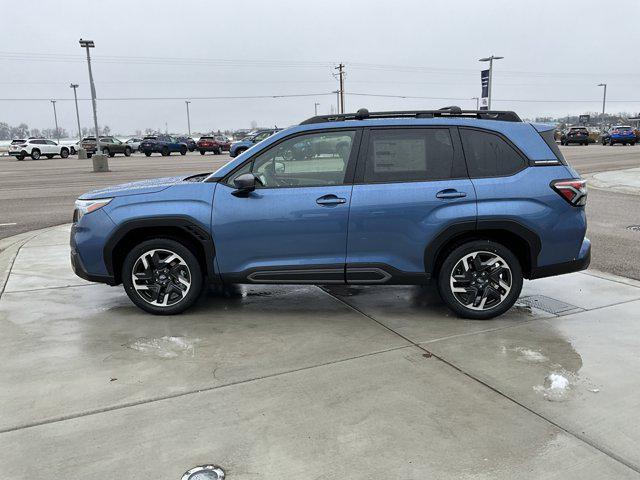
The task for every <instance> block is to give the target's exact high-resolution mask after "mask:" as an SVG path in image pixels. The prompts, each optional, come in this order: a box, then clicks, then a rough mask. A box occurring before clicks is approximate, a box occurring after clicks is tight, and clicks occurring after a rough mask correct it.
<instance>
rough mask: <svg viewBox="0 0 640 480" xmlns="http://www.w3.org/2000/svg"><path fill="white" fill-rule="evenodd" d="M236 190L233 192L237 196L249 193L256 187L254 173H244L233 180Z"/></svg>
mask: <svg viewBox="0 0 640 480" xmlns="http://www.w3.org/2000/svg"><path fill="white" fill-rule="evenodd" d="M233 184H234V185H235V186H236V190H235V191H234V192H232V193H233V195H235V196H236V197H242V196H245V195H248V194H249V193H251V192H253V191H254V190H255V189H256V176H255V175H254V174H253V173H243V174H242V175H239V176H238V177H236V178H235V179H234V180H233Z"/></svg>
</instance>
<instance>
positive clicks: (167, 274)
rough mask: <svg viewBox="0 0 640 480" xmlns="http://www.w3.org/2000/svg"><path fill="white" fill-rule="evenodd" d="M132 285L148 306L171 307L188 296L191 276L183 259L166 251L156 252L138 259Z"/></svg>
mask: <svg viewBox="0 0 640 480" xmlns="http://www.w3.org/2000/svg"><path fill="white" fill-rule="evenodd" d="M131 282H132V284H133V288H134V289H135V290H136V293H137V294H138V295H139V296H140V298H142V299H143V300H144V301H145V302H147V303H150V304H151V305H155V306H159V307H168V306H171V305H175V304H177V303H178V302H180V301H181V300H182V299H183V298H184V297H185V296H186V295H187V293H188V292H189V290H190V288H191V272H190V270H189V267H188V266H187V263H186V262H185V261H184V259H183V258H182V257H180V255H178V254H176V253H174V252H172V251H170V250H166V249H153V250H148V251H146V252H144V253H143V254H142V255H140V256H139V257H138V259H137V260H136V262H135V263H134V265H133V270H132V272H131Z"/></svg>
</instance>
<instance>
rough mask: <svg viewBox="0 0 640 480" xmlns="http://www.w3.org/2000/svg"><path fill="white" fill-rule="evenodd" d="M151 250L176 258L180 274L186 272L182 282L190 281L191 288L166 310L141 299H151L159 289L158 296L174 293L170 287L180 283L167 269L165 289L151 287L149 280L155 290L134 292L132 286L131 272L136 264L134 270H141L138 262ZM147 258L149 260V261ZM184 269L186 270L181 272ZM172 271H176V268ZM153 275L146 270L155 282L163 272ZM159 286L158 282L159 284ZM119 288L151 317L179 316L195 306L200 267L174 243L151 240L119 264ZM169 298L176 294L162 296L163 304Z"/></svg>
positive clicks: (194, 258) (187, 249)
mask: <svg viewBox="0 0 640 480" xmlns="http://www.w3.org/2000/svg"><path fill="white" fill-rule="evenodd" d="M151 250H162V251H163V252H171V253H174V254H176V255H178V256H179V257H180V258H181V259H182V260H183V261H184V265H183V266H182V267H183V268H182V271H183V273H184V272H186V273H187V274H188V275H184V276H183V278H186V279H188V280H190V286H189V289H188V291H187V293H186V294H185V295H184V296H183V297H182V299H180V300H178V301H177V302H176V303H173V304H170V305H168V306H160V305H154V304H152V303H150V300H149V299H145V298H144V297H143V295H149V296H150V297H153V295H154V292H155V291H156V290H155V288H158V289H159V291H160V292H163V291H167V289H168V288H173V289H174V291H175V287H172V286H171V285H172V284H173V285H176V286H179V285H180V283H179V282H178V281H177V280H176V275H174V274H173V273H171V270H172V269H171V268H170V267H167V269H166V273H165V280H164V281H165V282H166V285H163V284H162V283H153V280H149V282H150V283H151V285H152V286H153V287H154V289H147V290H146V291H145V290H142V291H139V290H136V288H135V286H134V284H133V279H132V276H133V273H134V268H136V264H138V267H137V268H140V264H139V263H138V259H139V258H140V256H141V255H143V254H144V253H145V252H148V251H151ZM147 258H149V260H151V257H147ZM159 264H160V265H161V264H162V262H159ZM149 265H150V266H151V263H149ZM185 266H186V268H187V270H184V267H185ZM174 268H178V266H176V267H174ZM137 271H139V270H137ZM154 272H155V270H152V269H149V275H150V276H153V275H155V277H154V278H156V279H158V278H160V277H159V276H158V275H162V273H163V269H162V268H161V269H159V273H157V274H156V273H154ZM158 282H160V281H159V280H158ZM122 284H123V286H124V290H125V292H127V295H128V296H129V298H130V299H131V301H132V302H133V303H134V304H135V305H136V306H138V307H139V308H141V309H142V310H144V311H146V312H149V313H152V314H154V315H175V314H177V313H182V312H183V311H185V310H186V309H187V308H189V307H190V306H192V305H193V304H194V303H195V302H196V300H197V299H198V297H199V296H200V293H201V291H202V285H203V279H202V271H201V268H200V263H199V262H198V259H197V258H196V257H195V255H194V254H193V253H192V252H191V250H189V248H187V247H186V246H185V245H183V244H182V243H179V242H177V241H175V240H170V239H165V238H156V239H153V240H147V241H145V242H142V243H140V244H139V245H137V246H135V247H134V248H133V249H131V251H130V252H129V254H128V255H127V257H126V258H125V260H124V262H123V264H122ZM170 286H171V287H170ZM163 289H164V290H163ZM141 292H142V293H141ZM146 292H149V293H146ZM171 295H177V294H172V293H170V294H169V295H168V296H167V295H166V294H165V295H163V296H162V298H163V300H164V299H165V298H166V299H167V303H168V302H169V301H170V298H171Z"/></svg>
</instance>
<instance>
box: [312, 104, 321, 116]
mask: <svg viewBox="0 0 640 480" xmlns="http://www.w3.org/2000/svg"><path fill="white" fill-rule="evenodd" d="M319 105H320V104H319V103H318V102H316V103H314V104H313V110H314V112H315V115H316V117H317V116H318V106H319Z"/></svg>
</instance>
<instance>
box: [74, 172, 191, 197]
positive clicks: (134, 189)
mask: <svg viewBox="0 0 640 480" xmlns="http://www.w3.org/2000/svg"><path fill="white" fill-rule="evenodd" d="M184 179H185V177H184V176H183V177H164V178H153V179H150V180H142V181H139V182H131V183H123V184H121V185H113V186H111V187H105V188H101V189H99V190H93V191H91V192H88V193H84V194H82V195H81V196H80V199H81V200H95V199H97V198H113V197H124V196H125V195H141V194H143V193H156V192H160V191H162V190H164V189H165V188H169V187H170V186H172V185H175V184H176V183H180V182H182V181H183V180H184Z"/></svg>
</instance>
